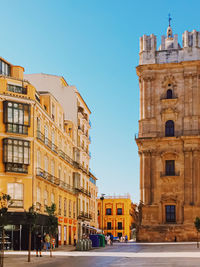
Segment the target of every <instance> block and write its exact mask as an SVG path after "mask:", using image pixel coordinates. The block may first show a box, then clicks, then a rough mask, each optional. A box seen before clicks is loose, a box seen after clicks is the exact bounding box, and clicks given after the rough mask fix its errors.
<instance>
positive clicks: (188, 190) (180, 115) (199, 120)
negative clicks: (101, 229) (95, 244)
mask: <svg viewBox="0 0 200 267" xmlns="http://www.w3.org/2000/svg"><path fill="white" fill-rule="evenodd" d="M136 70H137V75H138V77H139V86H140V120H139V133H138V135H137V136H136V142H137V145H138V150H139V156H140V198H141V202H142V206H143V207H142V212H141V221H140V225H139V229H138V233H137V239H138V240H139V241H174V240H177V241H189V240H194V239H195V238H196V231H195V228H194V220H195V217H196V216H200V32H197V31H195V30H193V31H192V32H188V31H185V32H184V33H183V36H182V47H181V46H180V45H179V43H178V36H177V35H176V34H175V35H173V32H172V28H171V26H170V25H169V27H168V29H167V36H162V39H161V45H160V47H159V49H158V50H157V48H156V36H155V35H153V34H152V35H150V36H146V35H143V37H141V38H140V58H139V66H137V68H136Z"/></svg>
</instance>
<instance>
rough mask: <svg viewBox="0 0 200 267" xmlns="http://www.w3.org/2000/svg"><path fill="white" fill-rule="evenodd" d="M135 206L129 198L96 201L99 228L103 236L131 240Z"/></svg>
mask: <svg viewBox="0 0 200 267" xmlns="http://www.w3.org/2000/svg"><path fill="white" fill-rule="evenodd" d="M134 212H135V205H134V204H133V203H132V202H131V199H130V196H124V197H123V196H106V197H104V198H103V199H102V198H100V199H98V222H99V228H100V229H101V230H102V231H103V233H104V234H105V235H107V234H112V235H113V236H114V237H119V238H120V237H121V236H124V237H125V236H126V235H127V237H128V240H130V239H131V238H132V231H131V230H132V229H133V227H134V223H135V221H134Z"/></svg>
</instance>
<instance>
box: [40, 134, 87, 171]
mask: <svg viewBox="0 0 200 267" xmlns="http://www.w3.org/2000/svg"><path fill="white" fill-rule="evenodd" d="M37 139H39V140H40V141H41V142H43V143H44V144H45V145H46V146H47V147H48V148H49V149H51V150H52V151H53V152H55V153H58V155H59V157H61V158H62V159H64V160H65V161H66V162H68V163H69V164H71V165H72V166H74V167H75V168H76V169H80V170H82V171H83V172H84V173H86V174H87V175H89V171H88V170H87V169H86V168H84V167H83V166H82V165H81V164H79V163H78V162H77V161H74V160H73V159H71V158H70V157H69V156H68V155H67V154H66V153H65V152H63V151H62V150H61V149H60V150H58V147H57V146H56V145H55V144H53V143H52V142H51V141H50V140H49V139H48V138H47V137H45V136H44V134H43V133H41V132H40V131H37Z"/></svg>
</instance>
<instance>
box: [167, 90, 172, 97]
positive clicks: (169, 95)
mask: <svg viewBox="0 0 200 267" xmlns="http://www.w3.org/2000/svg"><path fill="white" fill-rule="evenodd" d="M167 99H172V90H171V89H168V90H167Z"/></svg>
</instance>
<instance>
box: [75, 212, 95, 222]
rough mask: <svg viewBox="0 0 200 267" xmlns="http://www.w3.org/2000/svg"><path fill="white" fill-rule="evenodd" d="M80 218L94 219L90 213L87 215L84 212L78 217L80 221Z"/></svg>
mask: <svg viewBox="0 0 200 267" xmlns="http://www.w3.org/2000/svg"><path fill="white" fill-rule="evenodd" d="M80 218H85V219H90V220H91V219H92V215H91V214H90V213H87V212H84V211H81V212H80V213H79V215H78V219H80Z"/></svg>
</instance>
